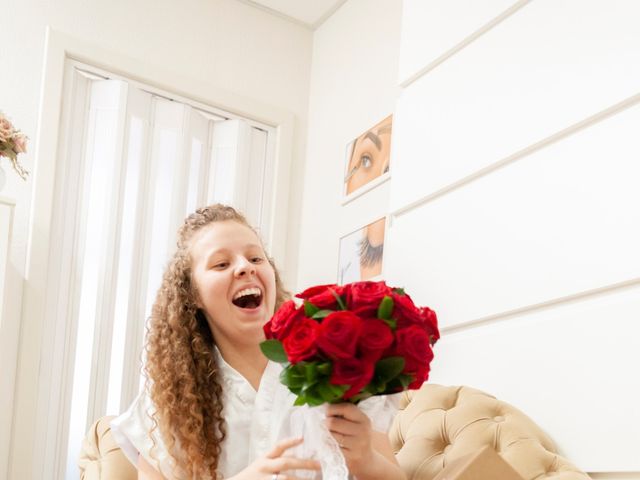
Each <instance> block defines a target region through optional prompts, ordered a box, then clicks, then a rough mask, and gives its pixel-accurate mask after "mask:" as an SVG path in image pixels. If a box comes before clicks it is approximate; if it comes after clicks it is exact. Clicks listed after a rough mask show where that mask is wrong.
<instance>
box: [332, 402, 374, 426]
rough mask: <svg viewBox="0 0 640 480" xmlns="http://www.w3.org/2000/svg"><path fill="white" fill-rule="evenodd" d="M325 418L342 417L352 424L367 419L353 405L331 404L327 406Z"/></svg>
mask: <svg viewBox="0 0 640 480" xmlns="http://www.w3.org/2000/svg"><path fill="white" fill-rule="evenodd" d="M327 417H343V418H344V419H346V420H350V421H352V422H361V421H364V420H365V419H367V418H368V417H367V416H366V415H365V414H364V413H363V412H362V410H360V409H359V408H358V407H356V406H355V405H354V404H353V403H333V404H330V405H327Z"/></svg>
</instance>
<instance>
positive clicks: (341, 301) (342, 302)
mask: <svg viewBox="0 0 640 480" xmlns="http://www.w3.org/2000/svg"><path fill="white" fill-rule="evenodd" d="M329 291H330V292H331V294H332V295H333V296H334V297H335V298H336V302H338V306H339V307H340V310H346V309H347V306H346V305H345V304H344V300H343V299H342V297H341V296H340V295H338V294H337V293H336V292H335V291H334V290H333V289H329Z"/></svg>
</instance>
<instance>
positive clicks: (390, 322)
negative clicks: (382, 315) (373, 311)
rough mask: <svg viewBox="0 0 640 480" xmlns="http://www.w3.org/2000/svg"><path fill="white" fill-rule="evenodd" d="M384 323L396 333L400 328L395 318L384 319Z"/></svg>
mask: <svg viewBox="0 0 640 480" xmlns="http://www.w3.org/2000/svg"><path fill="white" fill-rule="evenodd" d="M382 321H383V322H384V323H386V324H387V325H389V328H390V329H391V330H393V331H394V332H395V331H396V328H398V321H397V320H396V319H395V318H389V319H388V320H387V319H382Z"/></svg>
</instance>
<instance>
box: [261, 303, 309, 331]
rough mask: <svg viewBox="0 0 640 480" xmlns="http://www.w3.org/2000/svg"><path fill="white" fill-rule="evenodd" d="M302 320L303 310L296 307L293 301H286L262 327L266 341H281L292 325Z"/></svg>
mask: <svg viewBox="0 0 640 480" xmlns="http://www.w3.org/2000/svg"><path fill="white" fill-rule="evenodd" d="M303 318H304V308H302V307H299V308H298V307H296V304H295V302H294V301H293V300H287V301H286V302H284V303H283V304H282V306H281V307H280V308H279V309H278V311H277V312H276V313H275V314H274V315H273V317H271V320H269V321H268V322H267V323H266V324H265V325H264V327H263V329H264V335H265V337H266V338H267V339H271V338H276V339H278V340H282V339H283V338H284V337H286V336H287V334H288V333H289V331H290V330H291V327H292V325H294V324H295V323H296V322H298V321H300V320H301V319H303Z"/></svg>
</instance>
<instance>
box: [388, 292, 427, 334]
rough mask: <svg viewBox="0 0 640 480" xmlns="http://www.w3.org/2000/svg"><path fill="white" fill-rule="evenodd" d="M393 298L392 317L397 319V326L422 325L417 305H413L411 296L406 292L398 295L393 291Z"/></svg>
mask: <svg viewBox="0 0 640 480" xmlns="http://www.w3.org/2000/svg"><path fill="white" fill-rule="evenodd" d="M392 298H393V315H392V316H393V318H395V319H396V320H398V327H399V328H403V327H408V326H409V325H422V322H423V319H422V315H421V314H420V311H419V310H418V307H416V306H415V304H414V303H413V300H411V297H410V296H409V295H407V294H404V295H400V294H398V293H394V294H393V295H392Z"/></svg>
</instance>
